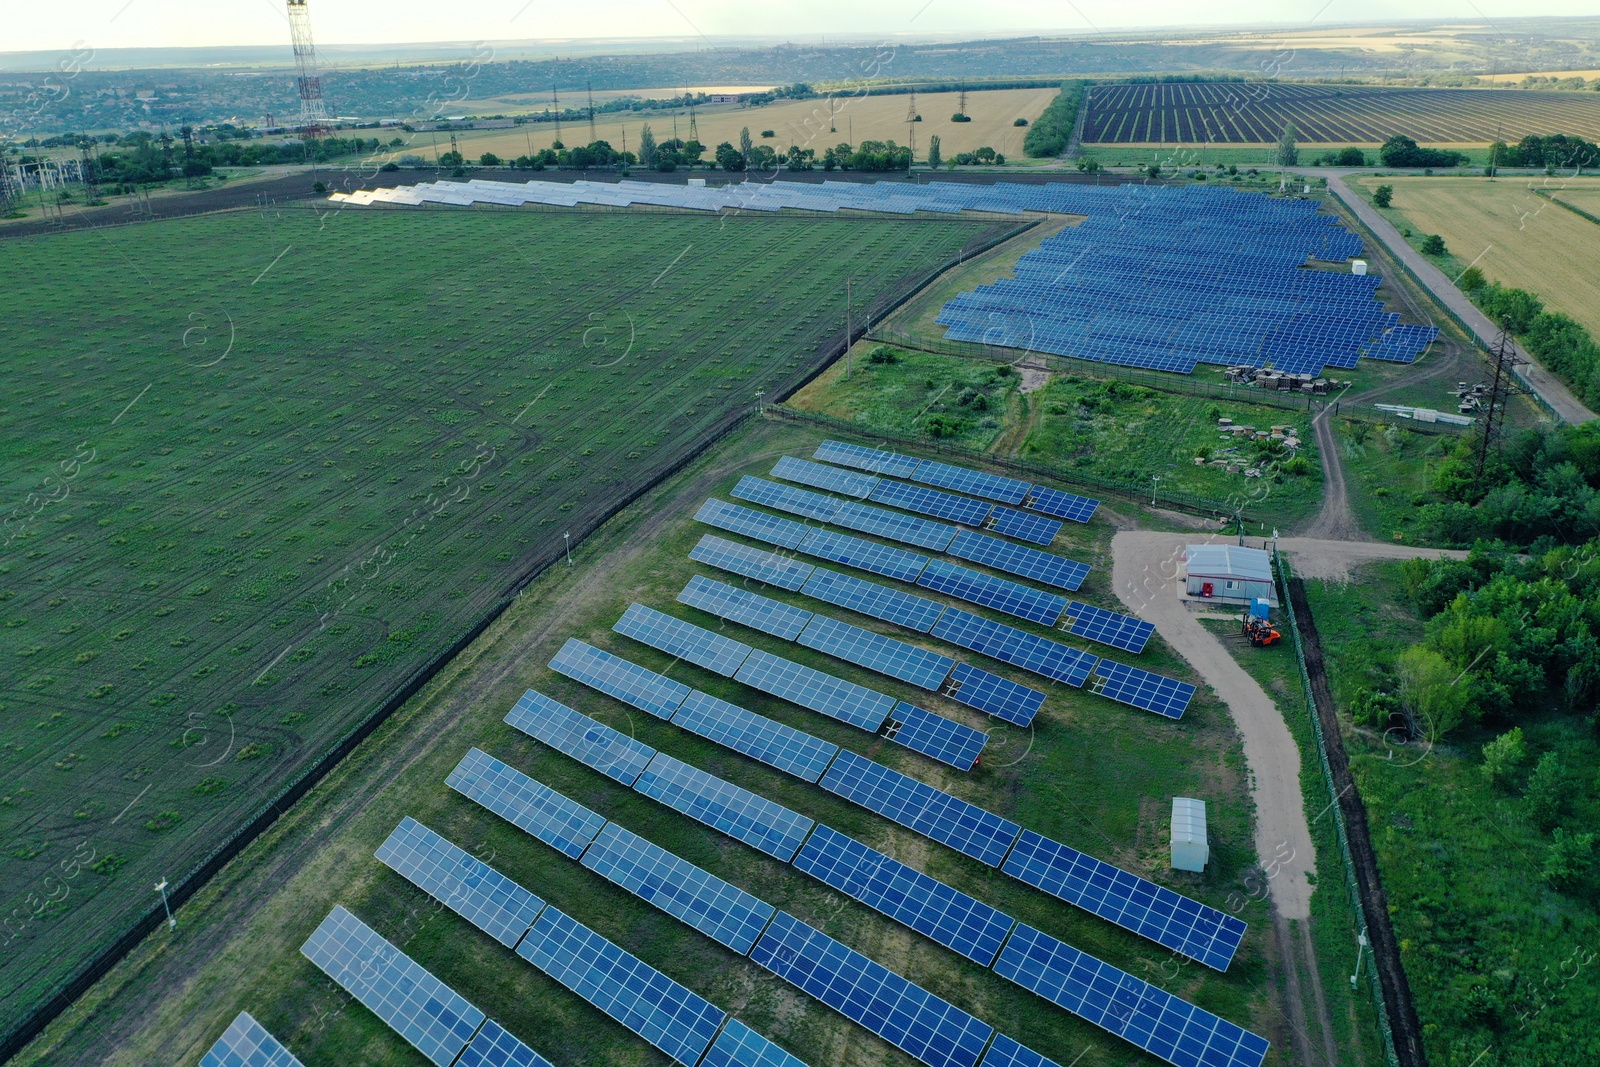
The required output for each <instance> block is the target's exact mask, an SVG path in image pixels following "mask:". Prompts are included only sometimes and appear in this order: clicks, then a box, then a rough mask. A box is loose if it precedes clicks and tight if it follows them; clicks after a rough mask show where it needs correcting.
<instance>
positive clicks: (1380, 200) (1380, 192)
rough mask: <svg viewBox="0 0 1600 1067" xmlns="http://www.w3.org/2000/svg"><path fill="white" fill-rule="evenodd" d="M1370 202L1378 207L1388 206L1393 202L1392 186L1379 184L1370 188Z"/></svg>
mask: <svg viewBox="0 0 1600 1067" xmlns="http://www.w3.org/2000/svg"><path fill="white" fill-rule="evenodd" d="M1372 202H1373V203H1374V204H1377V205H1378V206H1379V207H1388V206H1389V205H1390V204H1392V203H1394V186H1392V185H1380V186H1378V187H1377V188H1376V189H1374V190H1372Z"/></svg>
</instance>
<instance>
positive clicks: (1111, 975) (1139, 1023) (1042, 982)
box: [779, 912, 1269, 1067]
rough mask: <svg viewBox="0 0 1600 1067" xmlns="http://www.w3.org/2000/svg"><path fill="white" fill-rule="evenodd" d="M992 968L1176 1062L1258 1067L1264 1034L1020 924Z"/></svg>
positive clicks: (1180, 1066) (1193, 1066)
mask: <svg viewBox="0 0 1600 1067" xmlns="http://www.w3.org/2000/svg"><path fill="white" fill-rule="evenodd" d="M779 914H780V915H781V914H782V913H781V912H780V913H779ZM994 969H995V971H996V972H998V973H999V974H1000V975H1002V976H1003V977H1005V978H1009V979H1011V981H1013V982H1015V983H1017V984H1018V985H1020V986H1022V987H1023V988H1024V989H1028V990H1031V991H1033V992H1034V993H1037V994H1038V995H1039V996H1041V997H1043V998H1044V999H1046V1000H1048V1001H1050V1002H1051V1003H1052V1004H1055V1005H1057V1006H1058V1007H1061V1008H1065V1009H1066V1010H1067V1011H1070V1012H1072V1014H1074V1015H1076V1016H1078V1017H1079V1018H1082V1019H1086V1020H1088V1021H1089V1022H1091V1023H1093V1024H1094V1025H1096V1026H1098V1027H1100V1028H1102V1029H1104V1030H1106V1031H1108V1032H1109V1033H1112V1034H1115V1035H1117V1036H1118V1037H1120V1038H1123V1039H1124V1040H1126V1041H1130V1042H1132V1043H1133V1044H1134V1045H1137V1046H1138V1047H1139V1048H1141V1049H1144V1050H1145V1051H1147V1052H1149V1053H1151V1054H1152V1055H1154V1056H1157V1057H1159V1058H1161V1059H1163V1060H1166V1061H1167V1062H1168V1063H1171V1064H1175V1065H1176V1067H1260V1065H1261V1062H1262V1061H1263V1060H1264V1059H1265V1058H1266V1055H1267V1048H1268V1044H1269V1043H1268V1042H1267V1040H1266V1039H1265V1038H1261V1037H1257V1036H1256V1035H1255V1034H1252V1033H1250V1031H1248V1030H1245V1029H1244V1028H1242V1027H1239V1026H1235V1025H1234V1024H1233V1023H1230V1022H1228V1021H1227V1020H1226V1019H1221V1018H1218V1017H1217V1016H1215V1015H1212V1014H1211V1013H1210V1012H1208V1011H1205V1010H1204V1009H1202V1008H1197V1007H1195V1006H1194V1005H1193V1004H1189V1003H1187V1002H1185V1001H1182V1000H1179V999H1178V998H1177V997H1175V996H1173V995H1172V994H1171V993H1168V992H1166V991H1165V990H1163V989H1158V988H1157V987H1155V986H1153V985H1151V984H1149V983H1148V982H1145V981H1143V980H1141V979H1139V978H1135V977H1134V976H1133V975H1131V974H1128V973H1126V972H1125V971H1120V970H1118V969H1117V968H1115V967H1113V966H1111V965H1110V964H1108V963H1102V962H1101V961H1099V960H1097V959H1095V958H1094V957H1093V956H1090V955H1087V954H1086V953H1083V952H1080V951H1078V950H1077V949H1075V948H1073V947H1072V946H1070V945H1067V944H1063V943H1062V942H1060V941H1058V940H1056V939H1055V938H1053V937H1051V936H1050V935H1048V934H1045V933H1041V932H1040V931H1038V930H1035V929H1034V928H1033V927H1031V926H1028V925H1027V924H1026V923H1024V924H1022V925H1021V926H1018V927H1017V929H1016V932H1015V933H1013V934H1012V935H1011V939H1010V940H1009V941H1007V942H1006V947H1005V948H1004V949H1002V950H1001V952H1000V958H999V959H998V960H997V961H996V962H995V965H994Z"/></svg>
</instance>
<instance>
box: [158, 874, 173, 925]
mask: <svg viewBox="0 0 1600 1067" xmlns="http://www.w3.org/2000/svg"><path fill="white" fill-rule="evenodd" d="M156 892H157V893H160V894H161V906H162V907H163V908H165V909H166V912H167V929H168V930H175V929H177V926H178V920H177V919H174V918H173V917H172V905H171V904H170V903H169V902H168V901H167V880H166V879H165V878H163V879H161V881H159V882H157V883H156Z"/></svg>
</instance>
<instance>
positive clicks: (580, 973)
mask: <svg viewBox="0 0 1600 1067" xmlns="http://www.w3.org/2000/svg"><path fill="white" fill-rule="evenodd" d="M517 955H519V956H521V957H522V958H523V959H525V960H527V961H528V962H529V963H531V964H533V965H534V966H535V967H537V968H539V970H541V971H543V972H544V973H545V974H548V975H549V976H550V977H551V978H554V979H555V980H556V981H557V982H560V983H561V984H562V985H564V986H566V987H567V988H568V989H570V990H572V991H573V992H574V993H576V994H578V996H580V997H582V998H583V999H584V1000H586V1001H588V1002H589V1003H590V1004H593V1005H594V1006H595V1007H597V1008H599V1009H600V1010H601V1011H603V1012H605V1013H606V1014H607V1015H609V1016H611V1017H612V1018H613V1019H615V1020H616V1021H617V1022H619V1023H621V1024H622V1025H623V1026H626V1027H627V1028H628V1029H629V1030H632V1031H633V1032H634V1033H636V1034H638V1035H639V1036H640V1037H642V1038H644V1039H645V1040H646V1041H648V1042H650V1044H652V1045H654V1046H655V1047H656V1048H658V1049H660V1050H661V1051H662V1052H665V1053H666V1054H667V1055H668V1056H671V1057H672V1058H673V1059H675V1060H677V1061H678V1062H679V1063H682V1064H685V1065H687V1067H694V1065H695V1064H697V1063H699V1062H700V1057H701V1056H702V1055H704V1054H705V1051H706V1048H707V1047H708V1046H709V1045H710V1044H711V1039H712V1038H714V1037H715V1036H716V1034H717V1028H718V1027H720V1026H721V1025H722V1023H723V1020H724V1019H726V1018H727V1017H728V1016H727V1013H726V1012H724V1011H723V1010H722V1009H721V1008H719V1007H717V1006H716V1005H715V1004H712V1003H710V1002H708V1001H706V1000H705V999H703V998H701V997H700V996H698V995H696V994H695V993H693V992H691V991H690V990H688V989H685V988H684V987H683V986H681V985H679V984H678V983H677V982H674V981H673V980H672V979H670V978H668V977H667V976H666V975H664V974H662V973H661V972H660V971H658V970H656V969H655V968H654V967H652V966H650V965H649V964H648V963H645V962H644V961H643V960H641V959H639V958H638V957H637V956H635V955H633V954H632V953H630V952H626V951H624V950H623V949H621V948H618V947H617V946H616V945H614V944H612V943H611V942H610V941H607V940H606V939H605V938H603V937H601V936H600V935H599V934H597V933H595V932H594V931H593V930H591V929H589V928H588V927H587V926H584V925H583V924H582V923H580V922H578V921H577V920H576V919H573V918H571V917H570V916H568V915H565V914H563V913H562V912H561V911H559V910H557V909H556V908H546V909H545V910H544V914H543V915H541V916H539V921H538V922H536V923H534V925H533V929H532V930H531V931H529V933H528V936H527V937H525V938H523V940H522V944H520V945H518V946H517Z"/></svg>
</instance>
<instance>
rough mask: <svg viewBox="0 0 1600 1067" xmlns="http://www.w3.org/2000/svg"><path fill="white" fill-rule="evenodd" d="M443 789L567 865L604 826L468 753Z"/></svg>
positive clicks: (546, 790) (489, 759)
mask: <svg viewBox="0 0 1600 1067" xmlns="http://www.w3.org/2000/svg"><path fill="white" fill-rule="evenodd" d="M445 784H446V785H448V786H449V787H450V788H451V789H454V790H455V791H456V792H458V793H460V794H461V795H462V796H464V797H466V798H467V799H468V800H474V801H477V802H478V803H479V804H481V805H483V807H485V808H487V809H489V810H490V811H492V812H494V813H495V814H496V815H498V816H500V817H501V818H502V819H504V820H506V821H507V822H509V823H510V824H511V825H513V826H515V827H517V828H518V829H520V830H524V831H526V832H527V833H529V834H532V835H533V836H534V837H536V838H538V839H539V840H540V841H543V842H544V843H545V844H547V845H549V846H550V847H551V848H554V849H557V850H559V851H560V852H562V853H564V854H566V855H567V856H568V857H570V858H572V859H577V858H578V857H579V856H581V855H583V850H584V849H586V848H588V847H589V843H590V842H591V841H593V840H594V835H595V834H598V833H599V832H600V828H601V827H602V826H604V825H605V824H606V821H605V820H604V819H603V818H601V817H600V816H599V815H596V814H595V813H594V812H592V811H590V810H589V809H588V808H586V807H584V806H583V805H582V804H578V803H576V802H574V801H571V800H568V799H567V798H566V797H564V796H562V795H561V794H560V793H557V792H556V791H555V790H554V789H551V788H550V787H549V786H547V785H545V784H543V783H542V782H536V781H534V780H533V779H532V778H529V777H528V776H527V775H525V774H523V773H522V772H521V771H516V770H513V769H512V768H510V767H507V766H506V765H505V764H504V763H501V762H500V761H499V760H497V759H495V758H494V757H493V756H491V755H489V754H488V753H486V752H480V751H479V750H478V749H472V750H471V751H470V752H468V753H467V754H466V755H465V756H463V757H461V762H460V763H458V764H456V769H455V770H453V771H451V772H450V777H449V778H446V779H445Z"/></svg>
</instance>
